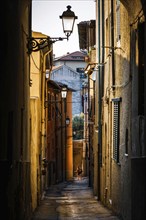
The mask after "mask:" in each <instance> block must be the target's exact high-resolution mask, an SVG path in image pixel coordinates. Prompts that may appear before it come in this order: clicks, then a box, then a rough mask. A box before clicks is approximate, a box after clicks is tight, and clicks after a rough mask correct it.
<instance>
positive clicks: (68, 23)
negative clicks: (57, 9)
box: [60, 5, 78, 40]
mask: <svg viewBox="0 0 146 220" xmlns="http://www.w3.org/2000/svg"><path fill="white" fill-rule="evenodd" d="M70 9H71V6H70V5H68V6H67V10H66V11H64V12H63V14H62V15H61V16H60V18H61V19H62V26H63V31H64V33H65V35H66V36H67V40H68V38H69V36H70V35H71V33H72V32H73V28H74V23H75V19H77V18H78V17H77V16H75V13H74V12H73V11H71V10H70Z"/></svg>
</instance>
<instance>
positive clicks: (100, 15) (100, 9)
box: [98, 0, 104, 200]
mask: <svg viewBox="0 0 146 220" xmlns="http://www.w3.org/2000/svg"><path fill="white" fill-rule="evenodd" d="M101 27H102V29H101ZM101 46H102V48H103V49H102V54H101V51H100V48H101ZM98 62H99V63H104V0H102V1H100V0H99V1H98ZM103 83H104V66H99V68H98V200H101V198H100V191H101V183H100V179H101V175H100V168H101V166H102V122H101V120H102V115H101V114H102V97H103V90H104V86H103Z"/></svg>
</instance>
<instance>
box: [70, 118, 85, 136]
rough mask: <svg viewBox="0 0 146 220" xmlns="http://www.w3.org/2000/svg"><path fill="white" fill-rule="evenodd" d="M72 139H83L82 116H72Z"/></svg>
mask: <svg viewBox="0 0 146 220" xmlns="http://www.w3.org/2000/svg"><path fill="white" fill-rule="evenodd" d="M72 126H73V139H74V140H79V139H83V136H84V115H83V114H81V115H79V116H74V117H73V121H72Z"/></svg>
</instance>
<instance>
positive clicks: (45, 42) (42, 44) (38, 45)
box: [27, 35, 69, 54]
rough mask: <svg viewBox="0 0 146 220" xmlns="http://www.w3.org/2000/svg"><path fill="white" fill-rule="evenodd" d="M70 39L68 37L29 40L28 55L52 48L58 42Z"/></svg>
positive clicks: (31, 38) (32, 38)
mask: <svg viewBox="0 0 146 220" xmlns="http://www.w3.org/2000/svg"><path fill="white" fill-rule="evenodd" d="M68 37H69V36H68V35H67V37H45V38H44V37H37V38H34V37H30V38H28V43H27V49H28V53H29V54H31V52H37V51H39V50H42V49H44V48H46V47H49V48H50V46H51V45H52V44H53V43H55V42H56V41H63V40H64V39H66V40H68Z"/></svg>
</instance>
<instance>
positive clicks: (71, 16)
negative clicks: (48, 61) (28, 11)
mask: <svg viewBox="0 0 146 220" xmlns="http://www.w3.org/2000/svg"><path fill="white" fill-rule="evenodd" d="M60 18H61V19H62V26H63V32H64V33H65V35H66V37H48V36H46V37H38V38H33V37H30V38H28V42H27V49H28V53H29V54H31V52H35V51H39V50H41V49H44V48H45V47H50V45H51V44H53V43H55V42H56V41H63V40H64V39H66V40H68V39H69V36H70V35H71V33H72V32H73V28H74V23H75V19H77V18H78V17H77V16H75V13H74V12H73V11H71V6H70V5H68V6H67V10H66V11H64V12H63V13H62V15H61V16H60Z"/></svg>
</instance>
